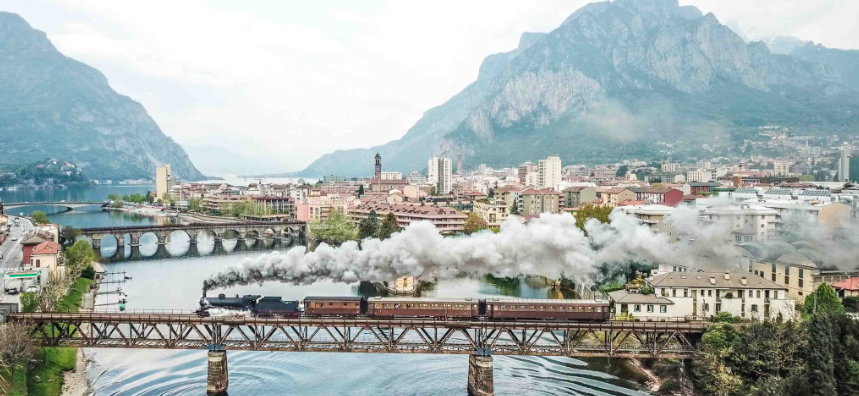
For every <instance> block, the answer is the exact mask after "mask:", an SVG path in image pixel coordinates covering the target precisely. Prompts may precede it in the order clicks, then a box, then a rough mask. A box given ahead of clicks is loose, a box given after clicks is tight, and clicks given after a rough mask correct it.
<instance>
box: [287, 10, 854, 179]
mask: <svg viewBox="0 0 859 396" xmlns="http://www.w3.org/2000/svg"><path fill="white" fill-rule="evenodd" d="M523 42H524V43H525V44H524V45H520V46H519V48H517V50H516V51H513V52H511V53H507V54H497V55H493V56H491V57H489V58H487V59H486V61H484V64H483V66H482V67H481V73H480V77H479V78H478V80H477V81H476V82H475V83H473V84H472V85H470V86H469V87H467V88H466V89H465V90H463V92H461V93H460V94H458V95H457V96H455V97H454V98H452V99H451V100H450V101H448V102H447V103H445V104H443V105H441V106H438V107H436V108H433V109H431V110H429V111H427V113H425V115H424V118H422V119H421V120H420V121H419V122H418V123H417V124H416V125H415V126H414V127H412V128H411V129H410V130H409V131H408V132H407V133H406V135H405V136H404V137H403V138H402V139H400V140H397V141H394V142H390V143H388V144H386V145H383V146H380V147H373V148H370V149H360V150H342V151H336V152H334V153H331V154H327V155H325V156H323V157H321V158H320V159H318V160H317V161H315V162H314V163H313V164H311V166H309V167H308V168H307V169H305V170H304V171H302V172H300V174H302V175H314V176H321V175H324V174H329V173H334V174H340V175H344V176H353V175H367V174H369V172H370V169H371V168H370V167H371V164H372V156H373V154H374V153H375V151H379V152H380V153H381V154H382V158H383V166H384V168H385V169H386V170H397V171H402V172H408V171H411V170H420V169H423V168H425V167H426V165H425V163H426V158H427V156H429V155H432V154H441V155H447V156H450V157H452V158H455V157H456V156H457V155H458V154H463V155H464V158H465V159H464V162H465V166H466V167H473V166H476V165H478V164H481V163H485V164H487V165H490V166H511V165H516V164H517V163H519V162H522V161H526V160H537V159H540V158H545V157H546V156H548V155H551V154H559V155H560V156H561V158H562V160H563V161H564V163H571V162H573V163H579V162H584V163H604V162H606V161H617V160H620V159H623V158H626V159H629V158H639V159H645V160H647V159H661V158H665V157H667V156H671V157H673V158H678V157H680V159H682V158H683V157H684V156H685V157H689V158H695V157H698V156H701V157H706V158H711V157H713V156H719V155H729V154H732V153H733V154H736V153H737V151H736V150H738V149H737V147H738V146H740V145H741V144H742V142H743V140H744V139H746V138H748V137H749V136H751V135H752V134H755V133H756V132H755V131H756V130H757V128H758V127H759V126H765V125H780V126H785V127H789V128H790V129H791V131H794V132H796V133H803V134H805V133H807V134H833V133H852V134H855V133H856V132H857V131H856V130H855V128H856V125H859V95H857V90H859V88H857V84H856V83H855V82H854V80H856V79H857V78H859V73H857V72H856V71H855V70H854V69H852V67H853V66H851V65H855V63H853V62H852V60H848V58H850V59H852V57H853V56H854V54H855V52H856V51H844V52H834V51H824V50H815V51H816V52H815V51H811V50H810V48H809V46H808V45H802V42H801V41H800V40H798V39H792V38H779V39H776V40H771V41H770V42H769V45H772V46H773V48H772V49H770V48H768V46H767V45H768V44H767V43H764V42H762V41H756V42H750V43H746V42H744V40H743V39H742V38H741V37H740V36H738V35H737V34H736V33H735V32H734V31H732V30H731V29H729V28H728V27H726V26H724V25H722V24H721V23H719V21H718V19H717V18H716V16H715V15H713V14H707V15H704V14H703V13H701V11H699V10H698V9H697V8H695V7H692V6H682V7H681V6H680V5H679V4H678V1H677V0H615V1H613V2H599V3H591V4H589V5H586V6H584V7H582V8H580V9H579V10H577V11H576V12H575V13H573V14H572V15H570V16H569V17H568V18H567V19H566V20H565V21H564V22H563V24H562V25H561V26H559V27H558V28H557V29H555V30H554V31H552V32H550V33H548V34H543V35H536V36H533V37H529V38H528V40H524V37H523ZM805 49H809V50H808V51H803V50H805ZM788 51H790V52H791V53H792V54H793V55H791V56H789V55H785V54H777V53H774V52H788ZM835 51H837V50H835ZM842 60H844V61H843V62H842ZM488 64H491V67H487V65H488ZM705 147H706V149H705ZM732 150H733V151H732ZM361 164H366V166H364V167H362V166H361ZM356 168H357V169H356Z"/></svg>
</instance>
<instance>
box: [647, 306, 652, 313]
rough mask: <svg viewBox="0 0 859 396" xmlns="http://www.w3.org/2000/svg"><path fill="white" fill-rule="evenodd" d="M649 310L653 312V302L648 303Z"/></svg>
mask: <svg viewBox="0 0 859 396" xmlns="http://www.w3.org/2000/svg"><path fill="white" fill-rule="evenodd" d="M647 312H653V304H647Z"/></svg>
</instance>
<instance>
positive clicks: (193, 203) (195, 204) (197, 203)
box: [188, 198, 203, 211]
mask: <svg viewBox="0 0 859 396" xmlns="http://www.w3.org/2000/svg"><path fill="white" fill-rule="evenodd" d="M202 208H203V205H202V202H201V200H200V198H191V200H190V201H188V210H196V211H199V210H200V209H202Z"/></svg>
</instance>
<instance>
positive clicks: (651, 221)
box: [615, 205, 674, 236]
mask: <svg viewBox="0 0 859 396" xmlns="http://www.w3.org/2000/svg"><path fill="white" fill-rule="evenodd" d="M615 210H622V211H623V212H624V213H626V214H628V215H630V216H633V217H635V218H636V219H638V221H640V222H641V223H642V224H645V225H647V226H648V227H649V228H650V230H651V231H653V232H654V233H661V234H666V235H669V236H671V232H670V230H669V227H668V224H667V223H665V217H666V216H668V215H670V214H671V212H673V211H674V208H672V207H670V206H665V205H643V206H638V205H631V206H621V207H619V208H617V209H615Z"/></svg>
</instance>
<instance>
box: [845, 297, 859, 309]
mask: <svg viewBox="0 0 859 396" xmlns="http://www.w3.org/2000/svg"><path fill="white" fill-rule="evenodd" d="M841 304H843V305H844V310H845V311H847V312H853V313H856V312H859V297H844V300H841Z"/></svg>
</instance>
